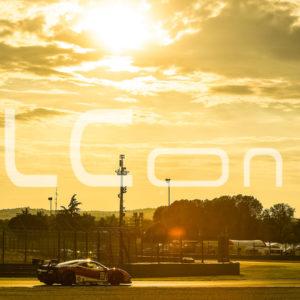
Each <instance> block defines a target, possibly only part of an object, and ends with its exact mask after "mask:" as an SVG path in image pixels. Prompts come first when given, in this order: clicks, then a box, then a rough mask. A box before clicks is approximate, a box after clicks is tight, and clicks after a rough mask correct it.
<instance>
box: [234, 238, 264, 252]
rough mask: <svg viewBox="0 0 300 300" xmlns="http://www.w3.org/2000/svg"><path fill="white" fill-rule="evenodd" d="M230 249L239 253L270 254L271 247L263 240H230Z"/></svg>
mask: <svg viewBox="0 0 300 300" xmlns="http://www.w3.org/2000/svg"><path fill="white" fill-rule="evenodd" d="M229 251H230V253H231V254H237V255H267V254H269V249H268V247H267V245H266V244H265V242H264V241H262V240H229Z"/></svg>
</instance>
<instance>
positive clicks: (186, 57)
mask: <svg viewBox="0 0 300 300" xmlns="http://www.w3.org/2000/svg"><path fill="white" fill-rule="evenodd" d="M225 3H226V6H225V7H224V8H223V9H222V10H221V11H220V13H219V14H218V15H217V16H216V17H213V18H208V19H205V20H202V21H201V23H198V32H197V33H194V34H185V35H183V36H182V37H181V38H180V39H178V40H176V41H175V42H174V43H171V44H169V45H168V46H152V47H151V46H149V48H148V49H147V50H145V51H144V52H140V53H136V55H135V61H136V64H137V65H140V66H147V65H148V66H149V65H151V66H160V67H165V68H167V67H170V66H176V67H178V68H181V72H191V71H195V70H201V71H204V72H214V73H217V74H222V75H225V76H228V77H243V76H247V77H261V78H264V77H270V78H273V77H288V78H298V77H299V67H300V63H299V61H300V26H298V25H297V21H298V17H297V16H295V15H294V6H292V4H289V3H286V5H285V7H284V8H282V7H279V6H275V5H273V2H270V1H267V0H227V1H225Z"/></svg>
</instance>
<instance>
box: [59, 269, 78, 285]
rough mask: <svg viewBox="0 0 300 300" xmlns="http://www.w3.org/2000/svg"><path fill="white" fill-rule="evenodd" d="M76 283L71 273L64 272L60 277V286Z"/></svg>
mask: <svg viewBox="0 0 300 300" xmlns="http://www.w3.org/2000/svg"><path fill="white" fill-rule="evenodd" d="M75 282H76V277H75V274H74V273H73V272H72V271H66V272H64V273H63V275H62V285H72V284H74V283H75Z"/></svg>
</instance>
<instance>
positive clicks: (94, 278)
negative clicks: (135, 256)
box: [37, 259, 131, 285]
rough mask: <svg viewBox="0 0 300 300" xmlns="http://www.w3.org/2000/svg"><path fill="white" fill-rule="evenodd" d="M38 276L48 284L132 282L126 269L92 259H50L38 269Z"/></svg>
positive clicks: (113, 283) (117, 283) (114, 283)
mask: <svg viewBox="0 0 300 300" xmlns="http://www.w3.org/2000/svg"><path fill="white" fill-rule="evenodd" d="M37 277H38V279H39V280H40V281H41V282H43V283H46V284H47V285H52V284H54V283H58V284H62V285H73V284H84V283H90V284H91V283H94V284H111V285H119V284H121V283H125V284H130V283H131V276H130V275H129V274H128V273H127V272H126V271H124V270H122V269H118V268H108V267H106V266H104V265H102V264H100V263H99V262H97V261H93V260H90V259H77V260H71V261H66V262H62V263H57V262H55V261H50V262H49V263H48V264H41V265H39V267H38V269H37Z"/></svg>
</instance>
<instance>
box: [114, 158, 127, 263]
mask: <svg viewBox="0 0 300 300" xmlns="http://www.w3.org/2000/svg"><path fill="white" fill-rule="evenodd" d="M124 159H125V155H124V154H121V155H120V161H119V169H118V170H116V171H115V172H116V173H117V175H119V176H120V193H119V194H118V197H119V199H120V213H119V227H120V247H119V264H120V265H122V264H123V232H122V226H123V217H124V216H125V212H124V209H125V207H124V206H123V205H124V198H123V194H125V193H126V192H127V186H124V185H123V176H126V175H127V174H128V173H129V171H127V170H126V167H124Z"/></svg>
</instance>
